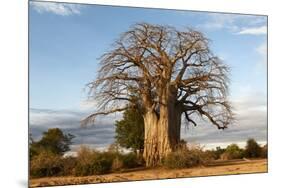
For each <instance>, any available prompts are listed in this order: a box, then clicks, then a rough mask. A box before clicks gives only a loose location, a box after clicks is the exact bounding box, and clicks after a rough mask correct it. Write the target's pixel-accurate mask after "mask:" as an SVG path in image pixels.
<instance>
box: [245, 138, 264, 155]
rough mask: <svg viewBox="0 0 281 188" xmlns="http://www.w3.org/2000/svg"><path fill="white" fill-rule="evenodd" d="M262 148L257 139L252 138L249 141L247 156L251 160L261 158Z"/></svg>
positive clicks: (246, 150)
mask: <svg viewBox="0 0 281 188" xmlns="http://www.w3.org/2000/svg"><path fill="white" fill-rule="evenodd" d="M261 152H262V148H261V146H260V145H259V144H258V143H257V142H256V140H255V139H253V138H250V139H248V141H247V145H246V149H245V156H246V157H249V158H257V157H261Z"/></svg>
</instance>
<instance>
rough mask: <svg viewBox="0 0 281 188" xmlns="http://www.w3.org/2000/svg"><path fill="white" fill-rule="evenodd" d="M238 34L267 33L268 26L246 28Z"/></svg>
mask: <svg viewBox="0 0 281 188" xmlns="http://www.w3.org/2000/svg"><path fill="white" fill-rule="evenodd" d="M237 34H240V35H265V34H267V27H266V26H261V27H252V28H244V29H242V30H241V31H239V32H238V33H237Z"/></svg>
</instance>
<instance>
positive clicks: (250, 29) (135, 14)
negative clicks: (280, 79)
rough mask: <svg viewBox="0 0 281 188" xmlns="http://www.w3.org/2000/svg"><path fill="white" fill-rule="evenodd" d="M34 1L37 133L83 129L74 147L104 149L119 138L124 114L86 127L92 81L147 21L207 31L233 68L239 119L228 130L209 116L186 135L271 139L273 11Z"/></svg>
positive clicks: (211, 140)
mask: <svg viewBox="0 0 281 188" xmlns="http://www.w3.org/2000/svg"><path fill="white" fill-rule="evenodd" d="M29 6H30V8H29V16H30V17H29V77H30V79H29V95H30V100H29V102H30V104H29V106H30V113H29V116H30V122H29V127H30V132H31V134H32V137H34V138H35V139H39V138H40V136H41V134H42V132H44V131H46V130H47V129H48V128H54V127H59V128H61V129H62V130H63V131H64V132H69V133H72V134H74V135H75V136H76V138H75V139H74V144H73V146H72V148H73V149H75V148H76V147H78V146H79V145H80V144H84V145H90V146H92V147H95V148H104V147H107V146H108V145H109V144H111V143H112V142H113V141H114V121H115V120H117V119H119V118H120V117H122V116H121V114H113V115H110V116H107V117H103V118H99V119H98V122H96V125H95V126H90V127H86V128H81V127H80V123H79V121H80V120H81V119H82V118H83V117H86V116H87V115H89V114H90V113H91V112H93V111H94V109H95V106H94V102H93V101H91V102H89V101H88V100H87V99H88V93H87V90H86V84H87V83H89V82H90V81H92V80H94V79H95V77H96V74H97V71H98V68H99V65H98V63H99V61H98V58H99V57H100V56H101V55H102V54H103V53H104V52H106V51H107V50H108V49H110V47H111V44H112V43H113V42H114V41H115V40H116V39H118V37H119V36H120V34H121V33H122V32H124V31H126V30H128V28H129V27H130V26H131V25H133V24H135V23H139V22H147V23H152V24H160V25H170V26H173V27H175V28H176V29H178V30H184V29H186V28H192V29H195V30H199V31H201V32H203V33H204V34H205V36H207V38H209V39H210V40H211V44H210V48H211V49H212V51H213V53H214V54H216V55H217V56H219V57H220V58H221V59H222V60H223V61H224V63H226V64H227V65H228V66H229V67H230V68H231V73H230V85H229V86H230V91H229V99H230V101H231V103H232V104H233V107H234V112H235V114H236V122H235V124H233V125H231V126H229V128H228V129H227V130H224V131H221V130H217V129H216V128H215V127H214V126H212V125H210V124H209V123H201V124H200V126H197V127H195V128H194V127H191V126H190V127H186V126H182V135H181V136H182V138H184V139H186V140H187V142H190V143H198V144H201V145H203V146H205V147H206V148H212V147H214V146H216V145H227V144H229V143H238V144H239V145H243V144H244V143H245V141H246V139H248V138H255V139H256V140H257V141H259V142H260V143H265V142H266V140H267V17H265V16H257V15H241V14H222V13H210V12H195V11H182V10H164V9H144V8H129V7H116V6H115V7H114V6H101V5H83V4H65V3H51V2H35V1H30V5H29Z"/></svg>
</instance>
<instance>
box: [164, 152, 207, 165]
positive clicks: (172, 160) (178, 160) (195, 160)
mask: <svg viewBox="0 0 281 188" xmlns="http://www.w3.org/2000/svg"><path fill="white" fill-rule="evenodd" d="M208 161H209V158H208V156H207V155H206V154H205V153H204V152H203V151H202V149H201V148H199V147H195V148H180V149H177V150H176V151H174V152H172V153H170V154H168V155H167V157H166V158H165V159H164V163H163V164H164V166H166V167H168V168H189V167H194V166H199V165H203V164H205V163H207V162H208Z"/></svg>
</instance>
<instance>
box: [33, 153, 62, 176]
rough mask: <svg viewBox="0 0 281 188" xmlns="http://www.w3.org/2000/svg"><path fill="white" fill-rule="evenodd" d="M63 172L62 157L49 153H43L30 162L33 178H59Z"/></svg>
mask: <svg viewBox="0 0 281 188" xmlns="http://www.w3.org/2000/svg"><path fill="white" fill-rule="evenodd" d="M62 171H63V164H62V159H61V156H59V155H56V154H53V153H51V152H48V151H42V152H41V153H39V154H38V155H37V156H35V157H34V158H33V159H32V160H31V162H30V175H31V176H32V177H45V176H57V175H59V174H61V172H62Z"/></svg>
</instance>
